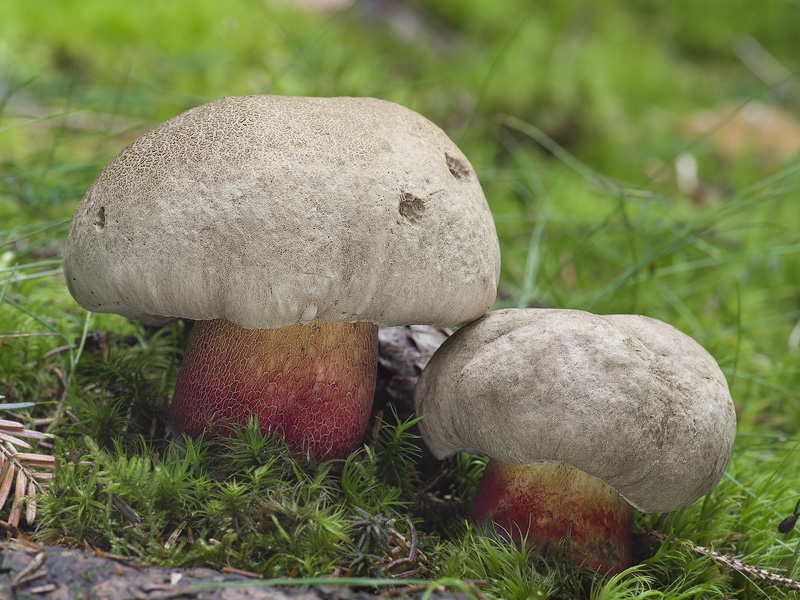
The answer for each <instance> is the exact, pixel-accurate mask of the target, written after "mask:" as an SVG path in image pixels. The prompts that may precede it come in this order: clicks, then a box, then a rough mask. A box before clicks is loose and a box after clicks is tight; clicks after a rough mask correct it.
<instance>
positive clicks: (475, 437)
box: [414, 309, 736, 512]
mask: <svg viewBox="0 0 800 600" xmlns="http://www.w3.org/2000/svg"><path fill="white" fill-rule="evenodd" d="M414 400H415V406H416V411H417V414H418V415H422V416H423V419H422V421H421V422H420V429H421V431H422V436H423V438H424V439H425V443H426V444H427V445H428V447H429V448H430V450H431V452H433V454H434V455H435V456H436V457H437V458H444V457H446V456H450V455H451V454H454V453H456V452H458V451H460V450H464V451H466V452H471V453H481V454H488V455H489V456H490V457H492V458H494V459H497V460H500V461H503V462H507V463H513V464H518V465H524V466H530V465H535V464H542V463H548V462H566V463H569V464H571V465H573V466H574V467H576V468H578V469H580V470H582V471H585V472H586V473H588V474H590V475H593V476H595V477H598V478H600V479H602V480H603V481H605V482H606V483H607V484H608V485H610V486H611V487H612V488H614V489H615V490H617V492H619V493H620V495H622V496H623V497H624V498H625V499H626V500H627V501H628V503H629V504H631V505H633V506H634V507H635V508H637V509H639V510H641V511H645V512H667V511H672V510H676V509H677V508H680V507H682V506H686V505H688V504H691V503H692V502H694V501H695V500H696V499H697V498H699V497H700V496H702V495H704V494H705V493H707V492H708V491H710V490H711V489H713V488H714V486H716V484H717V483H718V482H719V480H720V478H721V477H722V475H723V473H724V471H725V468H726V466H727V464H728V459H729V458H730V454H731V447H732V445H733V439H734V436H735V434H736V415H735V412H734V406H733V401H732V400H731V396H730V392H729V391H728V385H727V383H726V381H725V377H724V375H723V374H722V372H721V371H720V368H719V366H718V365H717V363H716V362H715V360H714V359H713V357H712V356H711V355H710V354H709V353H708V352H706V350H705V349H704V348H702V347H701V346H700V345H699V344H698V343H697V342H695V341H694V340H693V339H692V338H690V337H689V336H687V335H685V334H683V333H681V332H680V331H678V330H677V329H675V328H674V327H672V326H670V325H667V324H666V323H663V322H661V321H658V320H656V319H651V318H649V317H644V316H640V315H608V316H598V315H593V314H590V313H587V312H583V311H577V310H558V309H508V310H498V311H495V312H491V313H489V314H488V315H486V316H485V317H483V318H481V319H479V320H478V321H475V322H474V323H471V324H469V325H467V326H465V327H463V328H462V329H460V330H459V331H457V332H456V333H455V334H454V335H453V336H452V337H450V338H449V339H448V340H447V341H445V343H444V344H442V346H441V347H440V348H439V350H438V351H437V352H436V353H435V354H434V355H433V357H432V358H431V360H430V362H429V363H428V365H427V367H426V368H425V370H424V371H423V373H422V375H421V376H420V378H419V381H418V383H417V387H416V391H415V394H414Z"/></svg>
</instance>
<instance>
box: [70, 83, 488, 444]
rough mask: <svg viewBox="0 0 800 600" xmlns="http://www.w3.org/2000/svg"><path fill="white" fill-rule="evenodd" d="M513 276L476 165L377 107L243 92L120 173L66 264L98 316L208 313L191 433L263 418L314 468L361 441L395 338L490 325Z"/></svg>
mask: <svg viewBox="0 0 800 600" xmlns="http://www.w3.org/2000/svg"><path fill="white" fill-rule="evenodd" d="M499 265H500V253H499V248H498V242H497V235H496V233H495V229H494V223H493V221H492V217H491V214H490V212H489V209H488V206H487V203H486V199H485V197H484V195H483V191H482V190H481V186H480V184H479V182H478V179H477V177H476V175H475V172H474V171H473V169H472V167H471V166H470V163H469V161H468V160H467V159H466V157H465V156H464V155H463V154H462V153H461V151H460V150H459V149H458V148H457V147H456V145H455V144H454V143H453V142H452V141H451V140H450V139H449V138H448V137H447V136H446V135H445V134H444V132H442V131H441V130H440V129H439V128H438V127H436V126H435V125H434V124H432V123H431V122H430V121H428V120H427V119H425V118H423V117H422V116H420V115H419V114H417V113H415V112H413V111H411V110H408V109H406V108H403V107H401V106H398V105H396V104H393V103H390V102H386V101H382V100H377V99H372V98H299V97H279V96H247V97H230V98H223V99H221V100H218V101H215V102H211V103H209V104H204V105H202V106H199V107H196V108H193V109H191V110H188V111H186V112H184V113H182V114H180V115H178V116H176V117H174V118H172V119H170V120H168V121H166V122H164V123H162V124H161V125H159V126H157V127H155V128H154V129H152V130H151V131H149V132H147V133H145V134H144V135H142V136H141V137H140V138H138V139H137V140H135V141H134V142H133V143H132V144H130V145H129V146H128V147H127V148H125V149H124V150H123V151H122V152H121V153H120V154H119V155H118V156H117V157H116V158H115V159H114V160H113V161H112V162H111V163H109V164H108V166H106V167H105V169H103V171H102V173H101V174H100V175H99V177H98V178H97V180H96V181H95V182H94V183H93V184H92V186H91V187H90V188H89V190H88V192H87V193H86V195H85V196H84V198H83V199H82V200H81V202H80V203H79V204H78V206H77V208H76V209H75V213H74V216H73V220H72V226H71V228H70V232H69V237H68V240H67V247H66V251H65V255H64V270H65V278H66V282H67V285H68V286H69V290H70V292H71V293H72V295H73V296H74V297H75V299H76V300H77V301H78V303H79V304H80V305H81V306H83V307H84V308H86V309H87V310H90V311H95V312H115V313H119V314H121V315H124V316H127V317H130V318H138V319H141V320H143V321H145V322H148V323H163V322H165V321H166V320H168V319H170V318H177V317H180V318H185V319H191V320H194V321H196V323H195V325H194V328H193V330H192V332H191V334H190V339H189V342H188V346H187V349H186V353H185V356H184V360H183V365H182V367H181V370H180V373H179V376H178V381H177V385H176V388H175V393H174V398H173V403H172V406H171V409H170V417H169V425H170V427H171V430H172V431H173V432H174V433H176V434H187V435H190V436H197V435H199V434H200V433H201V432H203V431H205V430H211V431H212V432H214V433H216V434H225V433H226V432H228V431H229V430H230V427H231V426H233V425H236V424H241V423H243V422H245V421H246V420H247V418H248V417H249V416H250V415H254V416H257V417H259V418H260V421H261V423H262V427H263V428H264V430H272V431H275V432H278V433H281V434H283V436H284V437H285V439H286V441H287V443H288V445H289V446H290V448H292V449H293V450H294V451H296V452H298V453H302V454H305V455H308V456H310V457H313V458H316V459H323V458H338V457H343V456H346V455H347V454H348V453H349V452H351V451H352V450H353V449H354V448H355V446H356V445H357V444H358V443H359V441H360V440H361V438H362V435H363V432H364V428H365V426H366V422H367V419H368V417H369V412H370V404H371V402H372V395H373V388H374V385H375V372H376V347H377V330H378V326H390V325H405V324H429V325H436V326H452V325H455V324H461V323H466V322H469V321H472V320H474V319H476V318H477V317H479V316H481V315H482V314H483V313H485V312H486V310H487V309H488V308H489V306H490V305H491V304H492V302H493V301H494V298H495V292H496V286H497V280H498V276H499Z"/></svg>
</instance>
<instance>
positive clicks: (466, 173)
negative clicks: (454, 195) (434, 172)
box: [444, 152, 474, 181]
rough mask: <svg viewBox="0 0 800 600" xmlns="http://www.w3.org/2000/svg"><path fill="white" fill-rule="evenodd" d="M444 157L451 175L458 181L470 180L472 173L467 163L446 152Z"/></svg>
mask: <svg viewBox="0 0 800 600" xmlns="http://www.w3.org/2000/svg"><path fill="white" fill-rule="evenodd" d="M444 158H445V160H446V161H447V168H448V169H450V173H452V175H453V177H455V178H456V179H458V180H459V181H472V179H473V177H474V175H473V173H472V169H470V168H469V165H467V163H465V162H464V161H463V160H461V159H460V158H456V157H455V156H452V155H451V154H448V153H447V152H445V153H444Z"/></svg>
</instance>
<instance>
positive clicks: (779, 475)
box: [0, 0, 800, 600]
mask: <svg viewBox="0 0 800 600" xmlns="http://www.w3.org/2000/svg"><path fill="white" fill-rule="evenodd" d="M401 4H402V6H403V7H405V8H406V10H407V12H406V13H404V14H406V15H408V14H410V15H411V18H410V20H405V21H402V22H403V23H406V24H408V23H410V25H407V26H406V28H405V29H403V28H400V27H399V26H398V23H400V22H401V20H400V17H399V16H398V14H397V13H391V12H389V13H387V12H386V11H387V10H390V9H392V8H393V7H394V8H398V7H400V6H401ZM379 6H380V7H382V8H376V7H379ZM796 10H797V7H796V5H795V4H794V3H792V2H790V1H789V0H768V1H767V2H764V3H759V4H758V5H756V4H753V3H751V2H745V1H744V0H731V1H729V2H727V3H726V6H725V8H724V18H721V13H720V9H719V8H718V7H714V6H711V5H706V4H703V3H697V2H688V1H683V0H681V1H676V2H666V1H662V2H655V3H654V2H638V1H637V2H630V1H629V2H623V1H622V0H612V1H610V2H604V3H602V4H601V3H598V2H591V1H588V0H585V1H577V0H572V1H565V2H545V3H532V2H525V1H523V0H512V1H508V2H504V3H497V2H483V1H480V0H471V1H464V0H461V1H459V2H455V1H449V0H443V1H437V2H434V1H432V0H431V1H423V0H417V1H416V2H410V3H391V2H388V3H373V2H366V1H364V2H353V3H351V4H350V5H348V6H346V7H345V8H344V9H342V10H341V11H339V12H335V13H315V12H311V11H304V10H300V9H298V8H295V7H293V5H292V3H284V2H278V1H274V2H259V3H253V2H247V1H244V0H239V1H233V2H229V3H219V2H211V1H208V0H202V1H195V2H187V1H184V0H176V1H173V2H160V3H155V2H154V3H138V4H134V3H126V4H116V3H115V4H109V3H104V2H100V1H99V0H82V1H80V2H78V1H68V0H63V1H62V2H58V3H51V4H50V5H48V9H47V10H46V11H42V10H40V8H39V7H38V6H36V5H35V3H23V2H16V3H11V4H10V6H7V7H4V14H3V19H2V22H0V67H2V68H0V73H2V76H0V395H3V396H5V400H4V401H5V402H28V401H30V402H34V403H35V406H34V407H33V408H31V409H23V410H19V411H15V412H14V413H6V414H5V415H0V416H1V417H4V418H9V416H16V418H21V419H23V420H27V421H29V422H30V423H33V420H34V419H54V420H53V421H52V422H50V421H49V422H47V423H45V424H40V425H39V426H40V427H41V428H47V427H49V428H52V429H53V430H55V431H56V432H57V433H58V437H57V440H58V441H57V447H56V448H54V449H52V451H54V452H56V453H57V456H59V457H63V456H64V455H66V454H68V453H69V452H70V450H79V451H87V452H88V454H89V456H90V457H91V459H92V461H93V462H94V464H95V467H94V468H93V469H89V468H88V467H75V468H73V469H69V468H62V469H60V470H59V474H58V484H57V485H55V486H54V487H53V490H54V493H52V494H50V495H48V496H47V497H44V498H42V499H40V502H39V505H40V517H39V532H38V535H39V536H40V537H41V539H43V540H47V541H50V542H60V543H66V544H76V545H78V544H81V543H84V542H85V543H88V544H90V545H92V546H96V547H99V548H104V549H107V550H109V551H114V552H118V553H122V554H136V555H140V556H142V557H147V558H149V559H151V560H154V561H156V562H158V563H160V564H167V565H174V566H188V565H194V564H211V565H214V566H217V567H222V566H226V565H227V566H236V567H239V568H245V569H251V570H256V571H258V572H260V573H262V574H265V575H267V576H269V577H273V578H277V579H280V580H283V579H286V578H308V577H318V576H322V577H330V576H332V575H335V574H338V575H344V574H349V575H350V576H351V577H355V578H357V579H356V580H351V579H348V580H347V581H348V582H351V583H353V584H354V585H364V586H366V587H377V586H380V585H388V584H389V583H388V580H387V579H386V573H385V572H382V571H381V566H382V565H385V560H386V548H384V545H386V544H387V543H389V545H393V544H397V543H398V542H397V540H398V538H396V537H392V536H393V535H394V534H392V533H391V531H390V530H394V531H396V532H397V533H398V534H400V535H403V536H405V537H406V538H408V537H409V536H410V535H411V529H412V525H409V523H408V521H407V520H406V518H408V519H411V523H412V524H413V528H414V530H415V531H416V532H417V533H418V535H419V538H420V542H419V549H420V551H421V552H422V553H423V554H424V555H425V557H426V560H427V562H424V563H423V562H419V561H418V562H417V566H419V568H420V571H419V572H418V573H416V574H414V575H413V580H414V581H415V582H417V581H421V582H424V583H423V584H421V585H422V588H420V589H421V590H423V591H422V593H424V590H425V589H427V590H429V591H430V590H432V589H433V588H432V587H426V586H432V585H434V584H437V585H438V584H439V583H442V584H445V585H447V586H449V587H450V589H453V590H461V591H465V592H466V593H467V594H468V595H476V592H475V590H476V589H480V590H481V593H483V594H485V595H487V596H490V597H496V598H509V599H510V598H529V597H532V598H535V597H542V598H545V597H553V598H557V597H574V594H575V593H576V590H577V589H579V588H581V586H584V587H585V585H586V581H587V577H588V576H587V575H586V574H584V573H581V572H579V571H577V570H576V569H575V568H572V567H569V566H568V565H566V564H564V563H563V562H561V561H560V559H559V558H558V557H549V558H546V559H542V558H539V557H537V556H535V555H534V554H533V553H531V552H528V551H525V552H518V551H516V550H513V549H510V548H506V547H503V546H500V545H497V544H495V543H493V542H492V541H491V540H489V539H488V538H485V537H483V536H481V535H479V534H478V533H476V532H475V531H474V530H473V529H472V528H471V527H470V525H469V520H468V510H469V509H468V504H469V498H470V494H471V493H472V491H474V487H475V484H476V482H477V479H478V477H479V476H480V472H481V469H482V467H483V465H484V462H483V461H482V460H481V459H476V458H470V457H466V456H459V457H456V458H455V459H453V460H452V461H450V462H448V463H447V464H446V467H447V469H448V470H447V475H446V477H445V478H444V479H442V480H440V481H439V486H440V488H441V489H439V488H436V489H435V490H425V491H420V490H421V489H423V490H424V486H425V485H426V484H427V483H429V482H430V481H431V480H433V478H434V477H435V476H436V473H438V471H437V469H438V465H436V466H433V467H432V466H431V465H429V464H427V465H426V463H425V461H422V460H421V459H420V457H419V456H418V454H417V451H416V449H417V445H416V440H415V439H414V438H413V436H411V435H410V434H409V432H408V431H406V430H405V428H404V427H403V426H400V427H399V428H398V427H396V426H395V425H393V424H390V425H387V426H385V427H384V428H381V429H380V435H379V436H378V438H377V439H376V442H375V445H374V446H372V447H367V448H364V449H363V450H361V451H360V452H359V453H357V454H356V455H355V456H354V457H353V458H351V459H350V460H348V461H347V462H346V463H345V464H344V465H323V466H321V467H318V468H313V467H311V466H309V465H304V464H301V463H298V462H297V461H295V460H293V459H291V458H288V457H286V456H284V454H283V453H281V452H280V451H277V450H276V448H275V441H274V440H263V439H261V438H260V436H256V435H254V434H253V432H252V431H249V430H247V429H245V430H244V431H243V432H242V434H241V436H240V437H239V438H238V439H237V440H236V441H234V442H232V443H231V445H230V447H229V448H227V449H226V450H227V451H226V452H225V453H223V457H222V458H217V457H216V456H217V454H216V453H215V452H210V451H209V448H208V446H207V445H204V444H200V443H197V444H194V443H189V444H187V445H184V446H183V447H175V446H169V445H165V444H164V443H163V441H162V439H161V436H162V434H163V424H164V415H165V414H166V409H167V407H168V404H169V400H170V395H171V390H172V385H173V383H174V380H175V377H176V374H177V366H178V365H179V362H180V357H181V352H182V348H183V347H184V345H185V334H184V330H183V324H181V323H178V324H175V325H172V326H170V327H168V328H165V329H163V330H154V329H149V328H145V327H143V326H142V325H141V324H138V323H135V322H129V321H127V320H125V319H122V318H120V317H117V316H114V315H100V314H92V315H87V313H86V312H85V311H83V310H82V309H81V308H80V307H78V306H77V305H76V304H75V303H74V301H73V300H72V299H71V297H70V296H69V294H68V292H67V290H66V286H65V285H64V281H63V277H62V275H61V273H60V263H61V255H62V252H63V247H64V243H65V239H66V233H67V230H68V227H69V218H70V216H71V211H72V209H73V208H74V206H75V205H76V203H77V202H78V200H79V199H80V197H81V196H82V194H83V193H84V191H85V190H86V188H87V187H88V186H89V184H90V183H91V181H92V180H93V178H94V177H95V176H96V175H97V173H98V172H99V170H100V169H101V168H102V166H103V165H104V164H105V163H107V162H108V161H109V160H110V159H111V158H112V157H113V156H114V155H115V154H116V153H117V152H119V151H120V150H121V149H122V148H123V147H124V146H125V145H126V144H127V143H129V142H130V141H131V140H132V139H134V138H135V137H136V136H137V135H138V134H140V133H142V132H143V131H145V130H147V129H148V128H150V127H152V126H153V125H155V124H156V123H158V122H160V121H162V120H164V119H166V118H168V117H171V116H173V115H175V114H177V113H178V112H180V111H182V110H184V109H186V108H189V107H191V106H194V105H197V104H200V103H202V102H204V101H207V100H211V99H215V98H218V97H221V96H226V95H236V94H250V93H278V94H298V95H325V96H328V95H359V96H378V97H382V98H385V99H388V100H392V101H395V102H399V103H401V104H404V105H406V106H409V107H410V108H412V109H414V110H417V111H419V112H421V113H422V114H424V115H425V116H427V117H429V118H431V119H432V120H433V121H434V122H436V123H437V124H439V125H440V126H441V127H442V128H443V129H445V131H447V132H448V134H449V135H450V136H451V137H452V138H453V139H454V140H455V141H456V142H457V143H458V144H459V145H460V146H461V147H462V149H463V150H464V152H465V153H466V155H467V156H468V157H469V158H470V160H471V161H472V163H473V165H474V166H475V168H476V170H477V171H478V174H479V176H480V179H481V182H482V184H483V187H484V190H485V192H486V196H487V199H488V200H489V203H490V206H491V208H492V212H493V214H494V216H495V221H496V224H497V229H498V234H499V237H500V242H501V249H502V256H503V270H502V279H501V289H500V294H499V297H498V301H497V305H496V306H497V307H501V306H553V307H564V308H580V309H586V310H591V311H593V312H598V313H613V312H636V313H642V314H647V315H649V316H652V317H656V318H659V319H662V320H664V321H667V322H669V323H672V324H673V325H675V326H677V327H678V328H680V329H682V330H683V331H685V332H686V333H688V334H690V335H692V336H693V337H694V338H696V339H697V340H698V341H699V342H700V343H701V344H703V345H704V346H705V347H706V348H707V349H708V350H709V351H710V352H711V353H712V354H713V355H714V356H715V358H716V359H717V360H718V362H719V363H720V365H721V367H722V369H723V371H724V372H725V374H726V376H727V378H728V382H729V384H730V388H731V392H732V395H733V397H734V400H735V402H736V407H737V414H738V420H739V424H738V436H737V440H736V444H735V447H734V455H733V457H732V460H731V463H730V466H729V468H728V471H727V474H726V476H725V478H724V479H723V480H722V482H721V483H720V485H719V486H718V487H717V488H716V489H715V490H714V491H713V492H712V493H710V494H709V495H708V496H706V497H705V498H703V499H701V500H700V501H698V502H697V503H696V504H695V505H693V506H691V507H688V508H685V509H683V510H681V511H678V512H676V513H673V514H672V515H670V516H669V517H668V518H667V519H666V520H665V521H661V522H658V515H636V523H635V524H636V529H637V532H638V533H645V532H647V531H650V530H651V529H652V528H653V527H655V526H656V525H658V527H659V528H660V531H662V532H665V533H666V534H667V535H668V537H667V541H665V542H663V543H661V542H658V543H655V544H653V553H652V555H651V556H650V557H648V558H646V559H645V560H644V561H643V562H642V563H641V564H639V565H638V566H637V567H635V569H634V570H632V571H631V572H629V573H626V574H624V575H623V576H621V577H617V578H614V579H612V580H610V581H600V580H597V581H594V582H590V584H589V585H590V586H591V588H592V592H591V594H592V597H594V598H598V599H599V598H664V599H670V600H677V599H679V598H707V597H722V596H723V595H724V594H728V596H729V597H736V598H763V597H765V596H767V597H791V593H792V592H789V591H786V590H785V589H782V588H778V587H772V586H770V585H769V584H768V583H765V582H762V581H758V580H756V579H754V578H752V577H748V576H746V575H743V574H741V573H738V572H734V571H731V570H728V569H722V568H719V567H718V566H715V564H714V563H713V562H712V561H711V559H709V558H708V557H707V556H703V555H699V554H697V553H693V552H691V551H690V549H689V548H688V547H687V546H686V545H685V544H682V543H681V542H680V541H678V540H683V541H690V542H691V543H693V544H695V545H697V546H713V547H714V548H716V549H719V550H720V551H722V552H726V553H728V554H730V555H731V556H733V557H735V558H738V559H741V560H742V561H744V562H746V563H748V564H750V565H754V566H759V567H764V568H769V569H772V570H774V571H775V572H778V573H780V574H782V575H784V576H786V577H792V578H798V577H800V567H798V564H797V554H798V541H797V535H798V534H797V532H794V531H793V532H790V533H787V534H779V533H778V532H777V529H776V528H777V525H778V523H780V521H781V520H782V519H783V518H784V517H785V516H787V515H788V514H789V513H790V512H791V511H792V510H793V508H794V506H795V504H796V503H797V501H798V498H800V476H799V475H798V473H800V456H798V452H797V448H798V444H799V443H800V438H799V437H798V434H797V432H798V431H800V411H798V410H797V406H798V405H799V403H800V391H798V390H800V367H798V359H799V358H800V325H799V324H800V286H798V275H797V274H798V273H800V213H798V209H797V200H796V198H797V197H798V192H799V191H800V169H799V168H798V162H797V159H796V157H793V156H784V157H780V158H777V159H776V158H772V157H770V150H769V148H768V147H765V146H764V145H758V144H757V143H756V142H753V143H752V145H751V146H749V147H745V150H743V151H741V152H739V153H738V154H736V155H733V156H728V155H726V153H725V149H724V148H721V147H720V146H718V145H717V143H716V141H715V138H714V136H713V135H712V134H713V132H714V130H715V129H716V128H717V127H722V126H723V125H724V123H725V121H726V120H728V119H730V118H732V117H733V115H734V112H731V111H734V110H735V109H734V108H731V109H729V111H728V112H720V113H718V114H717V116H716V123H717V125H716V126H712V127H711V129H710V130H709V131H707V132H705V133H703V132H697V131H692V132H689V131H688V130H687V127H686V124H687V123H688V121H689V120H690V118H691V117H692V116H693V115H695V114H696V113H697V112H698V111H700V110H703V109H711V108H714V107H716V106H720V105H722V104H725V105H726V106H730V107H737V106H739V107H740V108H744V107H745V106H746V105H747V104H748V103H763V104H766V105H769V106H772V107H782V108H784V109H787V110H789V111H790V112H791V111H792V108H793V106H795V105H796V104H797V102H796V101H797V98H798V96H800V83H798V80H797V77H795V75H794V73H796V71H797V70H798V68H800V64H798V56H797V53H796V31H795V30H796V28H795V27H794V23H795V21H796ZM759 48H760V50H759ZM774 143H775V144H779V143H782V140H780V139H776V140H774ZM687 153H688V154H690V155H691V156H693V157H694V159H695V160H696V161H697V165H698V173H699V184H700V187H699V188H698V190H696V191H695V193H690V192H689V191H687V190H686V189H685V188H681V187H680V186H679V185H678V182H677V178H676V175H675V173H676V171H675V168H676V167H675V165H676V160H677V159H678V158H679V157H680V156H684V157H685V156H686V155H687ZM387 420H388V421H390V422H391V421H392V419H391V418H389V419H387ZM37 423H40V422H39V421H37ZM43 449H44V450H50V449H48V448H43ZM66 462H68V461H66ZM409 465H414V471H411V470H410V469H409ZM442 486H443V487H442ZM448 486H449V487H448ZM56 490H60V492H59V493H58V494H56V493H55V491H56ZM114 495H116V497H118V498H119V499H120V500H122V501H123V502H124V503H126V504H127V505H128V506H130V507H131V508H132V509H133V510H134V512H135V513H136V514H137V515H139V517H140V518H141V521H140V522H138V523H131V522H130V521H129V520H127V519H126V518H125V517H123V516H122V514H121V513H120V512H119V510H118V509H116V508H115V507H114V503H113V501H112V500H113V498H114ZM444 496H447V498H446V499H445V497H444ZM7 510H8V509H5V510H4V511H3V512H2V513H0V519H4V518H6V514H7ZM294 534H297V535H296V536H295V535H294ZM670 536H672V537H670ZM382 544H383V545H382ZM298 581H305V579H299V580H298ZM475 582H479V583H475ZM393 584H396V582H393ZM581 589H583V588H581Z"/></svg>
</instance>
